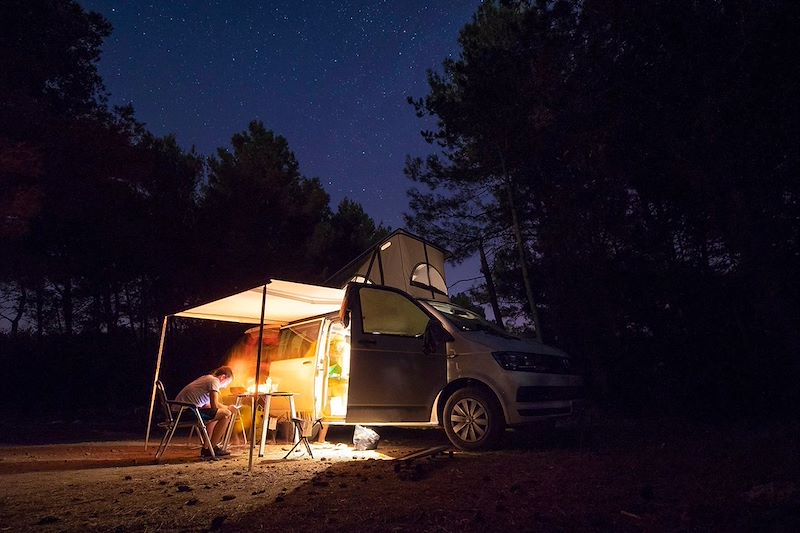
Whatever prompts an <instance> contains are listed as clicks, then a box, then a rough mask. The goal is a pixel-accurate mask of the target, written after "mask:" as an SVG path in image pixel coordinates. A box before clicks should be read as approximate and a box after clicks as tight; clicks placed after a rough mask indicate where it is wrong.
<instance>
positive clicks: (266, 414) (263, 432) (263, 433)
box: [258, 394, 272, 457]
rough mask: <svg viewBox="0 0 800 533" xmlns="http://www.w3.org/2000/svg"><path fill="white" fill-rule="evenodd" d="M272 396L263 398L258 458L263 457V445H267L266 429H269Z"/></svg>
mask: <svg viewBox="0 0 800 533" xmlns="http://www.w3.org/2000/svg"><path fill="white" fill-rule="evenodd" d="M270 400H272V396H270V395H269V394H267V395H265V396H264V421H263V422H262V423H261V444H260V446H259V448H258V456H259V457H264V445H265V444H266V443H267V428H269V404H270V403H271V402H270Z"/></svg>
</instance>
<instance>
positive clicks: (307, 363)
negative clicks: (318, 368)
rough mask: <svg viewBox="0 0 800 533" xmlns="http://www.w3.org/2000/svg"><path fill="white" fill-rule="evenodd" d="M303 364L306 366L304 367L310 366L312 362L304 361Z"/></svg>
mask: <svg viewBox="0 0 800 533" xmlns="http://www.w3.org/2000/svg"><path fill="white" fill-rule="evenodd" d="M303 364H304V365H310V364H311V361H303Z"/></svg>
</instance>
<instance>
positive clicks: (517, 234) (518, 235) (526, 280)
mask: <svg viewBox="0 0 800 533" xmlns="http://www.w3.org/2000/svg"><path fill="white" fill-rule="evenodd" d="M506 178H507V179H506V190H507V191H508V207H509V209H510V210H511V224H512V226H513V227H514V239H515V240H516V241H517V252H518V253H519V266H520V269H521V270H522V282H523V284H524V285H525V295H526V296H527V298H528V306H529V307H530V310H531V318H532V319H533V327H534V329H535V330H536V340H538V341H541V340H542V330H541V328H540V327H539V312H538V311H537V310H536V303H535V302H534V299H533V288H532V286H531V278H530V275H529V274H528V262H527V260H526V259H525V242H524V241H523V240H522V230H521V229H520V227H519V217H518V216H517V208H516V206H515V205H514V193H513V192H512V191H511V180H510V179H508V177H507V176H506Z"/></svg>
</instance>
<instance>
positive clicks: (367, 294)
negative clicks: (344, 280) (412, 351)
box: [358, 287, 428, 337]
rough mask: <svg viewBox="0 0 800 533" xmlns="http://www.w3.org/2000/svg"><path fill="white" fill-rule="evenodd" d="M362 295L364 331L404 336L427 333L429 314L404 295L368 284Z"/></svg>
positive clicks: (360, 295)
mask: <svg viewBox="0 0 800 533" xmlns="http://www.w3.org/2000/svg"><path fill="white" fill-rule="evenodd" d="M358 294H359V297H360V302H361V320H362V327H363V330H364V333H377V334H382V335H402V336H404V337H419V336H421V335H422V334H423V333H425V327H426V326H427V325H428V315H426V314H425V313H424V312H423V311H422V309H420V308H419V307H418V306H417V304H415V303H414V302H412V301H411V300H409V299H408V298H406V297H405V296H403V295H402V294H398V293H396V292H392V291H385V290H379V289H369V288H366V287H365V288H362V289H361V290H360V291H358Z"/></svg>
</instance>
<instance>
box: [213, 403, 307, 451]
mask: <svg viewBox="0 0 800 533" xmlns="http://www.w3.org/2000/svg"><path fill="white" fill-rule="evenodd" d="M294 395H295V393H294V392H259V393H258V396H259V397H263V398H264V421H263V423H262V424H261V444H260V445H259V448H258V456H259V457H264V446H265V445H266V442H267V428H268V427H269V407H270V403H271V401H272V397H273V396H276V397H278V398H289V416H290V417H291V418H295V417H297V411H296V409H295V406H294ZM255 396H256V395H255V394H254V393H245V394H238V395H237V396H236V403H235V404H234V405H235V406H236V407H237V409H236V410H235V412H234V413H233V416H232V417H231V422H230V424H228V431H227V433H226V434H225V446H224V449H227V447H228V444H229V443H230V440H231V435H232V434H233V428H234V426H235V425H236V419H237V418H238V417H239V409H238V407H240V406H241V405H242V400H243V399H245V398H250V402H251V405H252V406H253V409H255V408H256V402H255ZM297 438H298V435H297V431H296V430H294V438H293V439H292V441H293V442H297Z"/></svg>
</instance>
